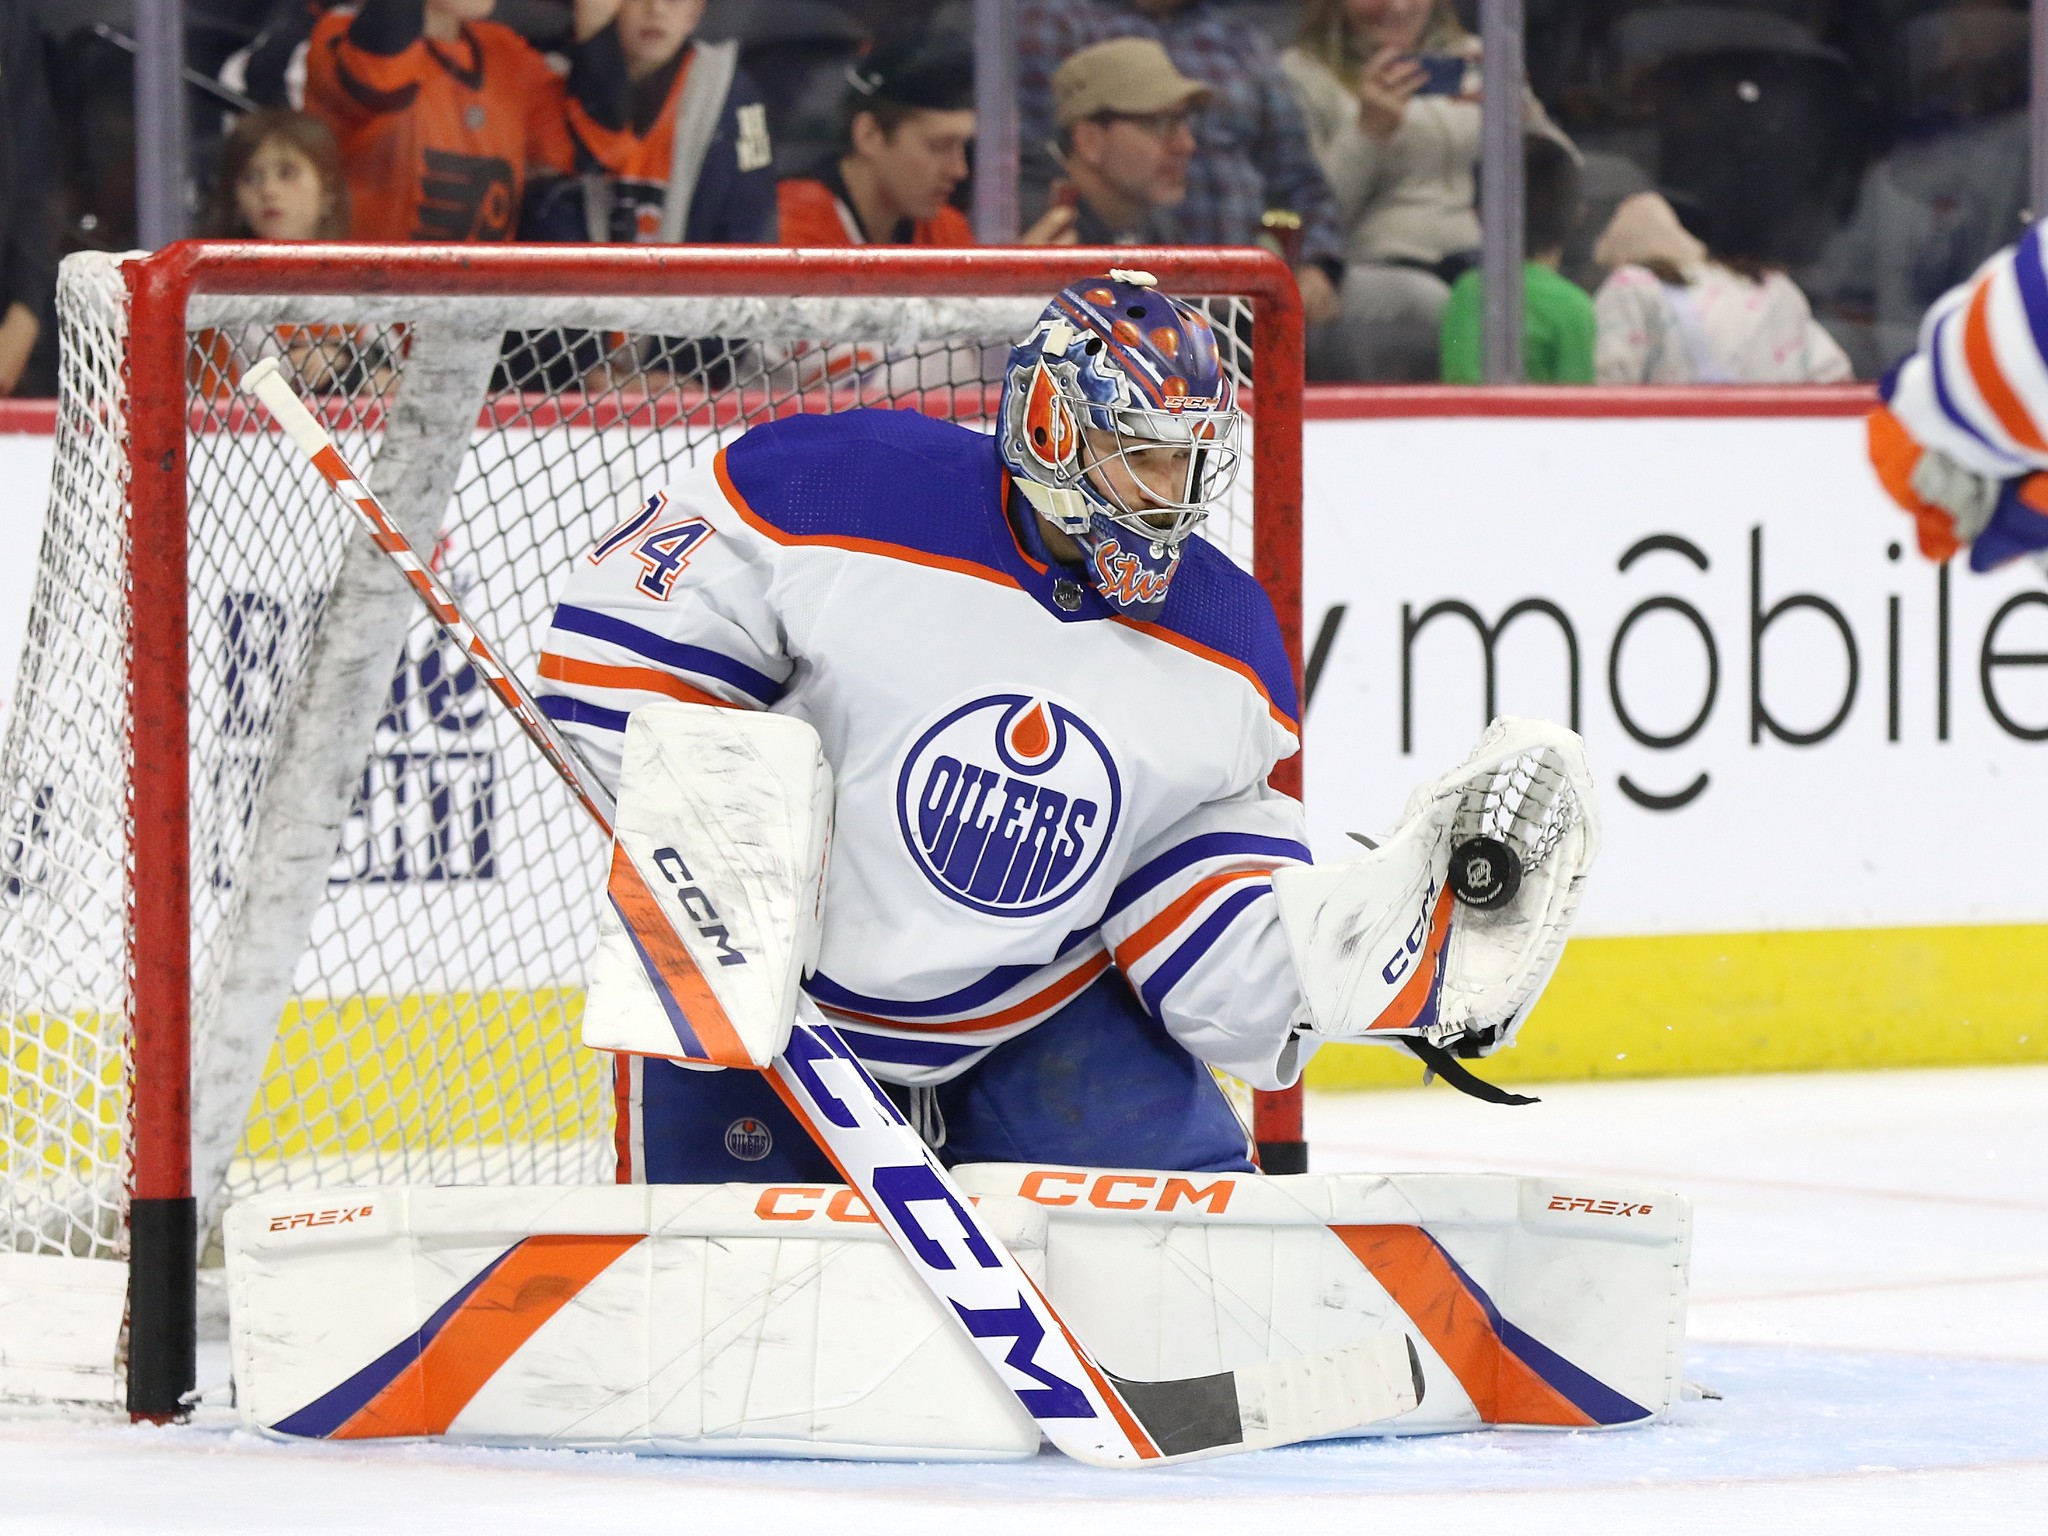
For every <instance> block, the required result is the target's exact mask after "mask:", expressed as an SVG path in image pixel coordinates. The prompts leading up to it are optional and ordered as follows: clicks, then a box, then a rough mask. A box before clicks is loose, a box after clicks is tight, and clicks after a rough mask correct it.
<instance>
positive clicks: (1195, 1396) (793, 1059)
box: [242, 358, 1422, 1467]
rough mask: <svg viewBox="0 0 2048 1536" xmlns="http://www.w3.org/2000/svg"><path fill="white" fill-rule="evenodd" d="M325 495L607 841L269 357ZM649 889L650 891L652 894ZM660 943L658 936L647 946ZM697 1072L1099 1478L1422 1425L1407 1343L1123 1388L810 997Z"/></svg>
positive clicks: (558, 750)
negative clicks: (716, 1083) (786, 1129)
mask: <svg viewBox="0 0 2048 1536" xmlns="http://www.w3.org/2000/svg"><path fill="white" fill-rule="evenodd" d="M242 388H243V389H245V390H247V391H248V392H250V393H251V394H253V395H255V396H256V397H257V399H259V400H261V401H262V402H263V405H264V407H265V408H266V409H267V410H268V411H269V413H270V415H271V417H272V418H273V419H274V420H275V421H276V422H277V424H278V425H279V426H280V427H282V428H283V429H284V431H285V432H286V434H287V435H288V436H290V437H291V439H292V440H293V442H294V443H296V444H297V445H298V447H299V448H300V450H301V451H303V452H304V453H305V454H306V456H307V458H308V459H310V460H311V461H312V464H313V466H314V468H316V469H318V470H319V471H320V473H321V475H322V476H323V477H324V478H325V479H326V481H327V483H328V484H329V485H330V486H332V487H333V489H334V490H335V492H336V493H337V494H339V495H340V496H341V498H342V499H343V500H344V501H346V502H347V503H348V504H349V505H350V507H351V508H353V509H354V511H355V512H356V514H357V516H358V517H359V518H360V519H361V520H362V522H363V524H364V525H365V527H366V528H367V529H368V531H369V534H370V536H371V538H372V539H373V540H374V541H375V542H376V544H377V547H378V548H379V549H381V550H383V551H384V552H385V553H386V554H387V555H389V556H390V557H391V560H392V562H393V564H395V565H396V566H397V567H398V569H399V570H400V571H401V572H402V573H403V574H404V576H405V578H406V580H407V581H408V582H409V583H410V584H411V585H412V587H413V590H414V591H415V592H416V593H417V594H418V595H419V597H420V600H421V601H422V602H423V603H425V604H426V607H427V610H428V612H430V613H431V614H432V615H433V616H434V618H435V620H436V621H437V622H438V623H439V624H440V625H441V627H442V628H443V629H444V630H445V631H446V632H447V633H448V635H449V637H450V638H451V639H452V640H454V642H455V643H456V644H457V645H459V646H461V647H462V649H463V650H464V652H466V653H467V654H468V656H469V657H470V659H471V660H472V661H473V662H474V663H475V665H476V667H477V670H478V671H479V673H481V674H482V676H483V677H484V678H485V680H486V681H487V682H488V683H489V684H490V687H491V690H492V692H493V693H495V694H496V695H497V697H498V699H499V701H500V702H501V703H502V704H504V706H505V707H506V708H507V709H508V710H510V711H511V713H512V716H513V718H514V719H516V720H517V721H518V722H519V724H520V727H521V728H522V729H523V730H524V731H525V732H526V734H527V736H528V737H529V738H530V739H531V740H532V741H533V743H534V745H535V746H536V747H538V748H539V749H540V752H541V755H542V756H543V757H545V758H546V759H547V761H548V763H549V765H550V766H551V767H553V768H554V770H555V772H556V773H557V774H559V775H560V776H561V778H562V780H563V782H564V783H565V784H567V785H568V787H569V789H570V790H571V792H572V793H574V794H575V796H576V798H577V799H578V801H579V802H581V804H582V805H583V808H584V809H585V810H586V811H587V812H588V813H589V814H590V816H591V818H592V819H593V820H594V821H595V822H596V823H597V824H598V826H599V827H600V828H601V829H603V831H604V833H605V835H606V836H607V837H609V836H611V835H612V830H613V824H614V822H615V820H616V812H617V807H616V803H615V801H614V800H613V797H612V796H611V794H610V792H609V791H608V790H606V789H605V787H604V786H603V785H602V784H600V783H598V782H597V781H596V780H595V778H594V776H592V775H591V774H590V773H589V772H588V770H587V769H585V768H584V767H582V766H580V765H579V762H578V759H577V756H576V754H575V753H574V749H573V748H572V747H571V746H570V745H569V743H568V742H567V741H566V740H565V739H564V738H562V737H561V736H560V734H559V733H558V732H557V731H556V730H555V727H554V724H553V722H552V721H550V720H549V719H548V718H547V717H546V716H545V715H543V714H542V713H541V711H540V708H539V706H538V705H537V704H535V703H534V701H533V698H532V696H531V695H530V694H529V693H528V692H527V691H526V689H525V688H524V687H523V686H522V685H521V684H520V682H519V680H518V679H517V678H516V677H514V676H513V675H512V673H511V671H510V670H509V669H508V668H506V667H505V666H504V665H503V664H502V663H500V662H499V660H498V659H497V657H496V655H495V654H494V653H493V652H492V650H491V648H490V647H489V645H487V644H486V643H485V641H484V639H483V637H482V636H480V635H479V634H478V633H477V632H476V630H475V629H474V628H473V627H472V626H471V625H470V624H469V622H468V621H467V620H466V619H464V618H463V616H462V613H461V610H460V608H459V607H458V606H457V604H456V601H455V598H454V596H453V594H452V593H450V592H449V591H448V589H447V587H446V586H444V585H443V584H442V582H441V580H440V578H439V577H438V576H436V575H435V574H434V572H433V571H432V570H431V569H430V568H429V567H428V566H427V565H426V563H425V562H424V561H422V560H421V559H420V558H419V555H418V553H417V552H416V551H415V550H414V549H413V547H412V545H411V544H410V543H409V542H408V541H407V539H406V537H405V535H404V534H403V533H402V532H401V531H400V530H399V528H398V527H397V525H396V524H395V523H393V522H392V520H391V518H390V515H389V514H388V513H386V512H385V510H384V508H383V507H382V506H380V505H379V504H378V502H377V498H376V497H375V496H374V495H373V494H372V493H371V491H370V489H369V487H368V486H367V485H366V484H365V483H364V482H363V480H362V479H361V477H359V476H358V475H357V474H356V472H355V471H354V470H353V469H351V468H350V467H349V465H348V463H347V461H346V460H344V459H343V458H342V456H341V453H340V451H339V450H338V449H337V448H336V446H335V444H334V441H333V439H332V438H331V437H330V436H329V435H328V433H327V431H326V429H325V428H323V427H322V426H321V425H320V423H319V421H318V420H317V419H316V418H315V417H314V415H313V413H312V412H311V411H310V410H308V409H307V408H306V406H305V404H304V402H303V401H301V400H300V399H299V397H298V394H297V392H296V391H295V390H294V389H293V388H292V386H291V384H290V383H289V382H287V380H286V379H285V377H284V375H283V372H282V370H281V369H280V368H279V367H278V364H277V360H276V359H274V358H267V359H265V360H264V361H262V362H260V363H258V364H257V365H256V366H255V367H253V368H251V369H250V370H249V371H248V372H247V373H246V374H244V375H243V377H242ZM620 863H624V864H626V865H627V866H628V867H630V860H615V863H614V870H615V878H614V880H613V885H612V889H613V892H614V894H613V896H612V901H613V905H614V907H615V908H616V909H617V910H618V912H619V915H620V918H621V920H622V921H624V922H625V923H626V924H627V926H628V929H629V930H630V931H632V932H633V933H634V936H635V938H636V939H638V940H639V941H640V950H641V953H642V955H643V956H644V957H645V959H646V963H647V965H648V967H649V972H650V979H651V980H652V981H653V982H654V984H655V987H656V989H657V990H658V991H661V992H664V993H666V994H667V995H668V996H669V997H670V998H671V999H673V998H676V997H678V996H682V997H689V996H701V995H703V993H704V989H705V983H704V981H703V979H702V977H701V976H700V975H698V974H697V973H696V969H695V965H694V962H693V961H692V960H691V959H690V956H689V952H688V950H687V948H686V947H685V946H684V945H683V943H682V940H681V938H680V937H679V936H678V935H677V934H676V933H675V932H674V928H673V921H672V919H671V918H670V917H669V916H668V914H667V913H666V912H665V911H664V910H663V909H662V908H661V907H660V906H659V904H658V903H657V902H654V901H649V900H644V899H643V900H631V899H628V900H624V901H622V900H621V899H620V896H621V894H629V893H621V892H620V891H619V881H618V879H617V871H618V866H619V864H620ZM643 889H644V886H643ZM650 928H652V929H653V931H650ZM700 1034H703V1035H706V1036H709V1037H710V1039H709V1043H708V1044H707V1046H706V1049H705V1051H704V1054H703V1055H702V1056H692V1057H679V1058H678V1059H689V1060H699V1061H709V1062H711V1063H713V1064H714V1065H718V1066H724V1067H731V1068H747V1069H751V1070H755V1071H759V1072H762V1073H763V1074H764V1075H765V1076H766V1077H767V1079H768V1081H769V1083H770V1085H771V1086H772V1087H773V1088H774V1090H775V1092H776V1094H777V1095H778V1096H779V1097H780V1098H781V1099H782V1100H783V1102H784V1103H785V1104H787V1105H788V1106H789V1108H790V1110H791V1111H792V1112H793V1113H794V1114H795V1116H796V1118H797V1120H798V1122H799V1123H800V1124H802V1125H803V1126H804V1127H805V1129H806V1130H807V1131H808V1132H809V1133H810V1135H811V1137H812V1138H813V1139H814V1140H815V1141H816V1142H817V1144H818V1146H819V1147H820V1148H821V1149H822V1150H823V1151H824V1152H825V1154H826V1156H827V1157H828V1158H830V1160H831V1161H832V1163H833V1165H834V1167H836V1168H837V1169H838V1170H839V1173H840V1176H841V1177H842V1178H844V1179H845V1180H846V1182H847V1183H848V1184H849V1185H850V1186H851V1187H853V1188H854V1189H855V1190H857V1191H858V1192H859V1193H860V1195H861V1196H862V1198H863V1199H864V1200H865V1201H866V1202H867V1205H868V1208H869V1209H870V1210H871V1211H872V1212H873V1213H874V1215H875V1217H876V1219H877V1220H878V1221H879V1222H880V1223H881V1225H882V1227H883V1228H884V1230H886V1231H887V1232H888V1234H889V1236H890V1237H891V1238H892V1239H893V1240H894V1242H895V1244H896V1246H897V1248H898V1249H899V1250H900V1251H901V1252H902V1254H903V1257H904V1259H905V1260H906V1261H907V1262H908V1263H909V1265H910V1267H911V1270H912V1272H913V1273H915V1274H916V1275H917V1276H918V1278H919V1279H920V1280H921V1281H922V1282H923V1283H924V1285H925V1286H926V1288H927V1289H928V1290H929V1291H930V1292H931V1294H932V1295H933V1297H934V1298H935V1299H936V1300H937V1301H938V1303H939V1305H940V1307H941V1308H942V1310H944V1311H945V1312H946V1313H947V1314H948V1315H950V1316H952V1317H953V1318H954V1319H955V1321H956V1322H957V1323H958V1324H959V1326H960V1327H961V1329H962V1330H963V1331H965V1332H966V1333H967V1334H968V1336H969V1337H970V1338H971V1339H972V1340H973V1342H974V1344H975V1346H976V1348H977V1349H978V1350H979V1352H980V1354H981V1355H982V1358H983V1359H985V1360H986V1361H988V1363H989V1366H990V1368H991V1369H992V1370H994V1371H995V1373H996V1375H997V1378H998V1379H999V1380H1000V1381H1002V1383H1003V1384H1004V1385H1005V1386H1006V1387H1007V1388H1008V1389H1009V1390H1010V1391H1011V1392H1013V1393H1014V1394H1015V1395H1016V1398H1017V1401H1018V1403H1019V1404H1020V1405H1021V1406H1022V1407H1023V1408H1024V1410H1025V1412H1027V1413H1028V1414H1030V1415H1031V1417H1032V1418H1033V1419H1034V1420H1035V1421H1036V1422H1037V1424H1038V1426H1039V1428H1040V1430H1041V1431H1042V1432H1043V1433H1044V1435H1045V1437H1046V1438H1047V1439H1048V1440H1050V1441H1051V1442H1052V1444H1053V1445H1054V1446H1055V1447H1056V1448H1057V1449H1059V1450H1061V1451H1063V1452H1065V1453H1066V1454H1067V1455H1069V1456H1072V1457H1074V1458H1075V1459H1076V1460H1079V1461H1084V1462H1089V1463H1092V1464H1094V1465H1097V1466H1111V1467H1127V1466H1144V1465H1160V1464H1163V1463H1167V1462H1173V1461H1181V1460H1187V1459H1191V1458H1194V1457H1200V1456H1217V1455H1225V1454H1229V1453H1231V1452H1235V1451H1246V1450H1257V1449H1262V1448H1265V1447H1268V1446H1275V1445H1285V1444H1289V1443H1291V1442H1294V1441H1298V1440H1308V1439H1315V1438H1317V1437H1320V1436H1325V1435H1333V1434H1340V1433H1342V1432H1343V1431H1345V1430H1349V1429H1357V1428H1361V1427H1363V1426H1365V1425H1368V1424H1372V1423H1376V1422H1379V1421H1380V1420H1383V1419H1388V1418H1392V1417H1394V1416H1396V1415H1398V1414H1402V1413H1406V1412H1407V1411H1409V1410H1410V1409H1412V1408H1413V1407H1414V1406H1415V1405H1416V1404H1417V1402H1419V1401H1420V1399H1421V1396H1422V1369H1421V1364H1420V1361H1419V1358H1418V1357H1417V1355H1416V1351H1415V1345H1414V1342H1413V1340H1412V1339H1409V1338H1408V1337H1406V1336H1405V1335H1403V1334H1399V1333H1388V1334H1382V1335H1378V1336H1375V1337H1373V1338H1370V1339H1367V1340H1365V1341H1363V1342H1361V1343H1358V1344H1354V1345H1351V1346H1349V1347H1348V1348H1345V1349H1341V1350H1337V1351H1334V1352H1332V1353H1329V1354H1323V1355H1303V1356H1297V1357H1294V1358H1292V1359H1287V1360H1278V1361H1271V1362H1267V1363H1264V1364H1260V1365H1254V1366H1248V1367H1244V1368H1241V1369H1239V1370H1235V1371H1219V1372H1217V1373H1215V1374H1213V1375H1208V1376H1193V1377H1186V1378H1182V1379H1177V1380H1167V1381H1138V1380H1130V1379H1127V1378H1123V1377H1119V1376H1115V1375H1112V1374H1111V1373H1110V1372H1109V1371H1107V1370H1105V1369H1104V1368H1103V1367H1102V1366H1101V1365H1100V1364H1099V1363H1098V1362H1097V1361H1096V1360H1095V1359H1094V1358H1093V1356H1092V1355H1090V1354H1089V1352H1088V1351H1087V1349H1086V1348H1085V1347H1084V1346H1083V1345H1082V1344H1081V1342H1080V1340H1078V1339H1077V1338H1076V1337H1075V1336H1074V1334H1073V1332H1072V1331H1071V1330H1070V1329H1069V1328H1068V1327H1067V1326H1066V1324H1065V1323H1064V1322H1063V1321H1062V1320H1061V1318H1060V1316H1059V1313H1058V1312H1057V1311H1056V1310H1054V1308H1053V1306H1052V1303H1051V1302H1050V1301H1049V1300H1047V1298H1046V1297H1045V1295H1044V1293H1043V1292H1042V1291H1040V1290H1039V1289H1038V1287H1037V1285H1036V1284H1034V1283H1033V1281H1032V1280H1031V1278H1030V1277H1029V1276H1028V1275H1026V1274H1025V1273H1024V1271H1023V1269H1022V1268H1021V1267H1020V1266H1019V1265H1018V1263H1017V1261H1016V1259H1015V1258H1014V1257H1013V1256H1012V1255H1011V1254H1010V1252H1009V1251H1008V1250H1007V1249H1006V1248H1005V1247H1004V1246H1003V1244H1002V1243H1001V1242H1000V1241H999V1240H997V1238H996V1237H995V1236H994V1235H993V1234H992V1233H991V1232H989V1230H988V1229H987V1227H986V1226H985V1224H984V1223H983V1222H982V1220H981V1218H980V1216H979V1214H978V1213H977V1212H976V1211H975V1209H974V1207H973V1205H972V1204H971V1203H970V1202H969V1200H968V1199H967V1197H965V1196H964V1195H962V1194H961V1193H960V1190H959V1187H958V1186H957V1185H956V1184H955V1183H954V1182H953V1179H952V1176H951V1175H950V1174H949V1173H948V1172H947V1171H946V1169H945V1167H944V1166H943V1165H942V1164H941V1163H940V1162H939V1161H938V1159H937V1157H936V1156H935V1155H934V1154H933V1152H932V1150H931V1149H930V1148H929V1147H927V1146H926V1145H925V1143H924V1141H923V1139H922V1138H921V1137H920V1136H918V1135H917V1133H916V1132H915V1131H913V1130H912V1129H911V1127H910V1125H909V1123H908V1122H907V1121H906V1120H905V1119H904V1118H903V1116H902V1115H901V1114H900V1113H898V1112H897V1109H896V1107H895V1105H894V1104H892V1103H891V1102H890V1101H889V1098H888V1096H887V1095H886V1094H884V1093H883V1092H882V1089H881V1087H880V1085H879V1084H877V1083H876V1081H875V1080H874V1078H873V1077H871V1076H870V1075H869V1074H868V1072H867V1069H866V1068H865V1067H863V1066H862V1065H861V1063H860V1062H859V1061H858V1060H857V1059H856V1058H855V1057H854V1054H853V1052H852V1051H851V1050H850V1049H848V1047H847V1045H846V1043H845V1041H844V1040H843V1039H841V1038H840V1035H839V1032H838V1031H837V1030H835V1029H833V1028H832V1026H831V1025H830V1024H829V1023H827V1022H826V1021H825V1019H824V1017H823V1016H822V1015H820V1014H819V1013H818V1012H817V1010H816V1008H815V1007H814V1006H812V1005H811V1004H810V1003H809V1000H808V999H805V1000H804V1002H803V1003H802V1004H801V1005H800V1006H799V1008H798V1017H797V1018H796V1020H795V1022H794V1024H793V1026H792V1028H791V1031H790V1036H789V1040H788V1043H787V1045H786V1046H785V1047H784V1049H783V1051H782V1053H781V1054H780V1055H778V1056H776V1057H775V1058H774V1059H773V1060H772V1061H770V1062H768V1063H767V1064H766V1065H765V1066H764V1065H761V1064H760V1063H757V1062H755V1061H753V1060H752V1059H750V1058H749V1057H748V1056H747V1054H746V1052H745V1050H744V1048H743V1047H741V1046H740V1043H739V1041H738V1040H737V1038H735V1037H733V1036H732V1035H731V1033H730V1031H729V1030H727V1031H719V1030H702V1031H700Z"/></svg>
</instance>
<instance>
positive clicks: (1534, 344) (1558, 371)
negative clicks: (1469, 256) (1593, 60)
mask: <svg viewBox="0 0 2048 1536" xmlns="http://www.w3.org/2000/svg"><path fill="white" fill-rule="evenodd" d="M1522 179H1523V185H1524V188H1525V191H1524V197H1523V201H1524V203H1525V205H1526V213H1525V215H1524V223H1523V240H1524V244H1525V249H1526V250H1527V252H1528V259H1527V261H1525V262H1524V263H1523V266H1522V377H1523V378H1524V379H1526V380H1527V381H1528V382H1529V383H1531V384H1590V383H1592V382H1593V338H1594V333H1595V330H1596V327H1595V324H1594V320H1593V300H1592V298H1591V296H1590V295H1588V294H1587V292H1586V290H1585V289H1583V288H1581V287H1580V286H1579V285H1578V284H1577V283H1574V282H1572V281H1570V280H1569V279H1568V278H1565V277H1561V276H1559V275H1558V270H1557V268H1558V264H1559V263H1560V262H1561V261H1563V260H1564V247H1565V242H1566V241H1567V240H1569V239H1570V238H1571V234H1572V226H1573V225H1574V224H1575V223H1577V222H1578V217H1579V207H1580V204H1579V162H1578V160H1577V159H1576V158H1575V157H1574V156H1573V154H1572V152H1571V151H1570V150H1568V149H1566V148H1565V147H1564V145H1562V144H1561V143H1559V142H1558V141H1557V140H1556V139H1554V138H1552V137H1550V136H1549V135H1548V134H1542V133H1531V134H1527V135H1525V136H1524V138H1523V140H1522ZM1485 312H1486V287H1485V283H1484V281H1483V280H1482V279H1481V277H1480V274H1479V270H1478V268H1476V267H1475V268H1473V269H1472V270H1471V271H1469V272H1467V273H1466V274H1465V275H1464V276H1463V277H1461V278H1459V279H1458V280H1457V281H1456V282H1455V283H1453V284H1451V296H1450V299H1449V301H1448V302H1447V303H1446V304H1445V305H1444V323H1443V340H1442V346H1443V378H1444V382H1445V383H1446V384H1478V383H1481V382H1482V381H1483V380H1484V379H1485V377H1486V370H1485V364H1484V358H1485V350H1484V342H1483V340H1482V333H1483V330H1484V326H1483V324H1482V319H1481V317H1482V316H1483V315H1484V314H1485Z"/></svg>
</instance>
